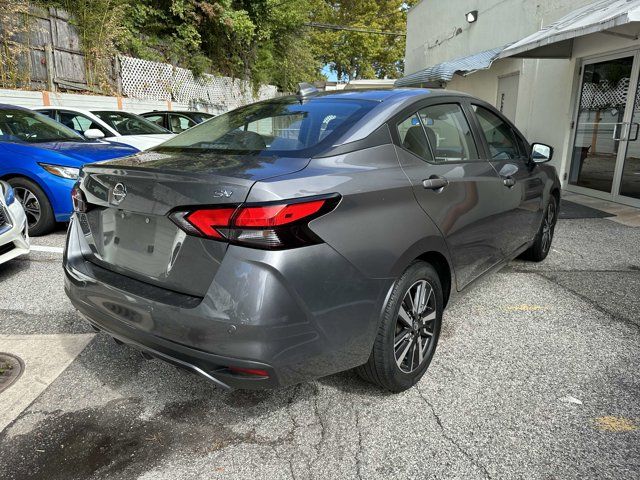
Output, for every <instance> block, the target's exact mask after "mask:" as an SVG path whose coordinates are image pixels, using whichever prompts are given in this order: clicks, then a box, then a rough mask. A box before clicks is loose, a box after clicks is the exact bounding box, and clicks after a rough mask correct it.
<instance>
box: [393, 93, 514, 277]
mask: <svg viewBox="0 0 640 480" xmlns="http://www.w3.org/2000/svg"><path fill="white" fill-rule="evenodd" d="M394 123H395V127H396V128H395V129H394V128H392V132H393V135H394V136H395V142H396V145H397V146H396V150H397V152H398V158H399V161H400V164H401V166H402V168H403V169H404V171H405V173H406V174H407V176H408V177H409V179H410V181H411V183H412V185H413V191H414V193H415V197H416V199H417V200H418V202H419V204H420V205H421V207H422V209H423V210H424V211H425V212H426V213H427V215H428V216H429V217H430V218H431V219H432V220H433V221H434V222H435V223H436V225H437V226H438V228H439V229H440V231H441V232H442V234H443V236H444V237H445V240H446V242H447V245H448V248H449V253H450V256H451V259H452V262H453V267H454V270H455V273H456V281H457V288H458V289H462V288H464V287H465V286H466V285H467V284H469V283H470V282H471V281H472V280H474V279H475V278H477V277H478V276H480V275H481V274H482V273H484V272H485V271H487V270H488V269H490V268H491V267H492V266H494V265H496V264H497V263H499V262H500V261H502V260H503V255H502V251H501V249H500V244H499V241H498V240H497V238H496V237H497V236H498V232H497V231H496V229H497V227H498V223H497V221H498V219H497V218H496V214H497V213H498V212H499V211H500V206H499V203H500V201H501V189H502V188H503V186H502V182H501V180H500V178H499V177H498V175H497V173H496V172H495V170H494V168H493V167H492V166H491V164H490V163H489V162H487V161H486V160H484V159H481V158H480V155H479V153H478V146H477V142H476V139H475V136H474V133H473V130H472V128H471V126H470V123H469V121H468V119H467V118H466V114H465V113H464V110H463V108H462V105H461V104H460V103H459V101H458V97H452V98H451V99H447V98H446V97H444V98H443V97H440V98H439V99H438V103H430V104H425V105H423V106H421V108H417V109H416V110H414V111H408V112H407V111H405V112H404V113H403V114H401V115H399V116H397V117H396V120H395V122H394Z"/></svg>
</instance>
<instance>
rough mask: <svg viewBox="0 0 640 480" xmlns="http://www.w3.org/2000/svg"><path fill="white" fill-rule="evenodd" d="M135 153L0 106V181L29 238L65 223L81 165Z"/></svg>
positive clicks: (27, 112) (38, 116) (18, 109)
mask: <svg viewBox="0 0 640 480" xmlns="http://www.w3.org/2000/svg"><path fill="white" fill-rule="evenodd" d="M137 152H138V150H137V149H136V148H133V147H130V146H128V145H121V144H114V143H106V142H101V141H95V140H87V139H86V138H84V137H83V136H82V135H80V134H78V133H76V132H75V131H73V130H71V129H70V128H67V127H65V126H64V125H62V124H60V123H58V122H56V121H54V120H52V119H50V118H49V117H46V116H45V115H42V114H40V113H36V112H34V111H32V110H28V109H26V108H21V107H16V106H13V105H2V104H0V180H6V181H7V182H8V183H9V184H10V185H11V186H12V187H13V189H14V191H15V195H16V198H17V199H18V200H19V201H20V203H22V205H23V207H24V210H25V212H26V214H27V222H28V225H29V235H31V236H38V235H44V234H46V233H48V232H50V231H51V230H52V229H53V228H54V226H55V224H56V222H65V221H67V220H69V217H70V215H71V212H72V210H73V205H72V203H71V188H72V187H73V184H74V183H75V181H76V179H77V178H78V173H79V171H80V167H82V165H84V164H85V163H92V162H97V161H100V160H109V159H112V158H117V157H124V156H126V155H132V154H134V153H137Z"/></svg>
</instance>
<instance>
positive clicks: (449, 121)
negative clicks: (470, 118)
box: [418, 103, 478, 162]
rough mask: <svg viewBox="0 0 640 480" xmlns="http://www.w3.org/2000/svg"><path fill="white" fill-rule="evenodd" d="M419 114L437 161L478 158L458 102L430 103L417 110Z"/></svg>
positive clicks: (458, 160)
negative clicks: (428, 105) (430, 104)
mask: <svg viewBox="0 0 640 480" xmlns="http://www.w3.org/2000/svg"><path fill="white" fill-rule="evenodd" d="M418 115H419V117H420V120H421V121H422V125H423V126H424V129H425V131H426V133H427V138H428V139H429V142H430V144H431V148H432V149H433V153H434V156H435V159H436V161H437V162H460V161H467V160H475V159H477V158H478V151H477V149H476V144H475V142H474V139H473V134H472V133H471V128H470V127H469V123H468V122H467V118H466V117H465V116H464V113H463V111H462V107H461V106H460V105H458V104H457V103H447V104H442V105H432V106H430V107H426V108H423V109H422V110H420V111H419V112H418Z"/></svg>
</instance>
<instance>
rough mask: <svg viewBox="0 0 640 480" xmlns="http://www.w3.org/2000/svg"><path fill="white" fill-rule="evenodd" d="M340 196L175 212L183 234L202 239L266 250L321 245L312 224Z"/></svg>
mask: <svg viewBox="0 0 640 480" xmlns="http://www.w3.org/2000/svg"><path fill="white" fill-rule="evenodd" d="M339 199H340V196H339V195H331V196H327V197H321V198H318V197H313V198H305V199H294V200H288V201H284V202H278V203H264V204H247V205H240V206H233V207H230V206H226V205H225V206H223V207H215V208H199V209H193V210H179V211H174V212H172V213H171V214H170V215H169V217H170V218H171V220H172V221H173V222H174V223H175V224H176V225H178V226H179V227H180V228H181V229H182V230H184V231H185V232H187V233H189V234H191V235H198V236H201V237H206V238H211V239H215V240H223V241H228V242H230V243H236V244H241V245H246V246H250V247H256V248H263V249H267V250H279V249H284V248H296V247H301V246H305V245H313V244H316V243H321V240H320V239H319V238H318V237H317V235H315V234H314V233H313V232H312V231H311V229H310V228H309V222H310V221H311V220H313V219H315V218H318V217H319V216H321V215H324V214H325V213H328V212H330V211H331V210H333V209H334V208H335V206H336V205H337V204H338V201H339Z"/></svg>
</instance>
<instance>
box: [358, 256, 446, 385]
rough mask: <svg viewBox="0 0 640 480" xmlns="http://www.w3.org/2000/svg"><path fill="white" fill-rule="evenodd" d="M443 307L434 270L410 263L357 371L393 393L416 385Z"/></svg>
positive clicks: (433, 346) (434, 340)
mask: <svg viewBox="0 0 640 480" xmlns="http://www.w3.org/2000/svg"><path fill="white" fill-rule="evenodd" d="M442 309H443V295H442V286H441V283H440V278H439V277H438V274H437V272H436V271H435V269H434V268H433V267H432V266H431V265H430V264H428V263H426V262H421V261H418V262H415V263H413V264H411V265H410V266H409V268H407V270H406V271H405V272H404V273H403V274H402V276H401V277H400V279H399V280H398V281H397V282H396V285H395V286H394V287H393V290H392V292H391V295H390V297H389V300H388V302H387V305H386V308H385V310H384V313H383V318H382V322H381V323H380V327H379V329H378V334H377V336H376V339H375V342H374V345H373V349H372V351H371V355H370V357H369V360H368V361H367V363H365V364H364V365H362V366H361V367H358V368H357V369H356V371H357V372H358V374H359V375H360V376H361V377H362V378H363V379H365V380H366V381H368V382H371V383H374V384H376V385H379V386H380V387H382V388H384V389H387V390H390V391H392V392H402V391H403V390H406V389H408V388H411V387H412V386H413V385H415V384H416V383H417V382H418V381H419V380H420V379H421V378H422V376H423V375H424V374H425V372H426V370H427V368H428V367H429V364H430V363H431V359H432V358H433V354H434V353H435V350H436V345H437V344H438V338H439V337H440V325H441V323H442Z"/></svg>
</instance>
